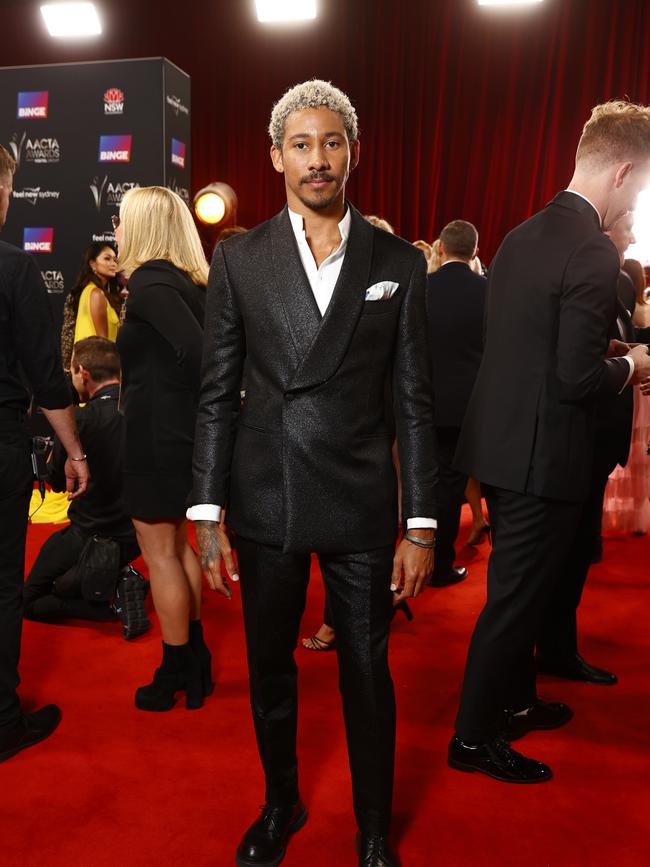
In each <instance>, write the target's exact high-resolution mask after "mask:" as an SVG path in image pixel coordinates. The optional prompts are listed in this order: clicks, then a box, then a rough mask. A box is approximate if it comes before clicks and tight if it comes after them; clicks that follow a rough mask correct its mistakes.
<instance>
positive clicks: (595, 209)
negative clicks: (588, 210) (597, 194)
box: [564, 190, 603, 229]
mask: <svg viewBox="0 0 650 867" xmlns="http://www.w3.org/2000/svg"><path fill="white" fill-rule="evenodd" d="M564 192H565V193H573V195H574V196H580V198H581V199H584V200H585V202H587V204H588V205H591V207H592V208H593V209H594V211H595V212H596V213H597V214H598V222H599V223H600V228H601V229H602V228H603V218H602V217H601V215H600V211H599V210H598V208H597V207H596V206H595V205H594V203H593V202H592V201H591V199H588V198H587V197H586V196H583V195H582V193H579V192H578V191H577V190H565V191H564Z"/></svg>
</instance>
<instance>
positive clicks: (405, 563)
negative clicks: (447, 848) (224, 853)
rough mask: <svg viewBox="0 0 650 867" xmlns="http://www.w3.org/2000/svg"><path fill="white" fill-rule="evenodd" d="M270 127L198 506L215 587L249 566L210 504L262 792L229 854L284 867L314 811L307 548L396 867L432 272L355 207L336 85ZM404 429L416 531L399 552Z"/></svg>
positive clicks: (210, 311)
mask: <svg viewBox="0 0 650 867" xmlns="http://www.w3.org/2000/svg"><path fill="white" fill-rule="evenodd" d="M269 131H270V133H271V138H272V142H273V145H272V147H271V158H272V161H273V165H274V168H275V169H276V171H278V172H281V173H283V174H284V181H285V188H286V194H287V207H286V208H285V209H284V210H283V211H282V212H281V213H280V214H278V215H277V216H275V217H273V219H271V220H269V221H268V222H266V223H263V224H262V225H260V226H257V227H256V228H254V229H251V230H250V231H249V232H247V233H246V234H245V235H239V236H236V237H234V238H231V239H229V240H228V241H226V242H225V243H224V244H221V245H219V247H218V248H217V250H216V251H215V255H214V259H213V262H212V269H211V275H210V281H209V285H208V293H207V309H206V320H205V322H206V324H205V347H206V348H205V352H204V374H203V386H202V393H201V399H200V405H199V413H198V421H197V431H196V443H195V459H194V490H193V495H192V502H193V503H194V504H196V505H195V506H194V507H193V508H192V509H190V512H189V515H190V517H192V518H193V519H194V520H196V521H197V523H196V526H197V539H198V545H199V554H200V558H201V563H202V565H203V568H204V570H205V571H206V574H207V577H208V582H209V584H210V586H211V587H212V588H213V589H216V590H218V591H220V592H222V593H224V594H225V595H227V596H230V589H229V586H228V584H227V582H225V581H224V580H223V579H222V577H221V573H220V568H219V567H220V557H221V556H223V558H224V560H225V565H226V568H227V571H228V574H229V576H230V578H231V579H233V580H235V579H237V578H238V573H237V571H236V567H235V562H234V559H233V556H232V552H231V550H230V545H229V541H228V536H227V535H226V532H225V529H224V526H223V522H222V523H221V525H219V524H217V523H216V521H217V520H219V518H220V517H221V513H220V510H219V509H218V508H217V507H224V506H226V507H227V509H228V525H229V527H230V528H231V529H232V530H234V531H235V533H236V535H237V545H236V547H237V556H238V566H239V572H240V573H241V586H242V602H243V608H244V621H245V628H246V639H247V649H248V664H249V673H250V686H251V704H252V710H253V719H254V723H255V731H256V735H257V741H258V747H259V751H260V757H261V760H262V765H263V767H264V772H265V777H266V804H265V806H264V808H263V812H262V816H261V818H260V819H259V820H258V821H256V822H255V823H254V824H253V825H252V826H251V827H250V828H249V829H248V831H247V832H246V834H245V835H244V838H243V840H242V841H241V843H240V845H239V848H238V849H237V856H236V860H237V864H238V865H240V867H266V865H275V864H277V863H278V862H279V860H280V859H281V858H282V857H283V855H284V851H285V848H286V843H287V839H288V837H289V835H290V834H291V833H292V832H294V831H297V830H298V829H299V828H300V827H301V826H302V825H303V823H304V822H305V820H306V817H307V814H306V810H305V808H304V806H303V805H302V803H301V801H300V795H299V789H298V773H297V757H296V723H297V670H296V664H295V661H294V656H293V654H294V649H295V647H296V643H297V638H298V629H299V625H300V618H301V616H302V612H303V609H304V605H305V594H306V589H307V583H308V579H309V569H310V556H311V552H316V554H317V555H318V558H319V561H320V566H321V570H322V572H323V577H324V580H325V584H326V588H327V595H328V599H329V603H330V607H331V611H332V619H333V623H332V625H333V627H334V629H335V630H336V645H337V651H338V656H339V669H340V688H341V693H342V697H343V709H344V716H345V724H346V733H347V740H348V751H349V757H350V767H351V772H352V787H353V798H354V808H355V814H356V818H357V823H358V825H359V831H360V834H359V837H358V841H357V845H358V852H359V863H360V864H362V865H364V867H390V865H394V864H395V863H396V862H395V860H394V856H393V855H392V854H391V852H390V850H389V848H388V843H387V834H388V826H389V821H390V813H391V793H392V783H393V764H394V744H395V704H394V695H393V685H392V681H391V677H390V672H389V669H388V655H387V649H388V633H389V623H390V619H391V614H392V610H393V592H395V593H396V594H397V598H398V599H402V598H406V597H408V596H415V595H417V594H418V593H419V591H420V590H421V588H422V586H423V584H424V581H425V580H426V578H427V577H428V576H429V574H430V572H431V569H432V565H433V562H432V554H433V551H432V549H433V544H434V542H433V539H434V527H435V518H436V515H437V509H436V504H435V499H434V485H435V480H436V459H435V453H436V444H435V430H434V426H433V412H432V404H431V383H430V376H429V365H428V354H427V338H426V311H425V288H426V265H425V260H424V258H423V256H422V255H421V253H420V252H419V251H418V250H416V249H415V248H414V247H412V246H411V245H410V244H407V243H406V242H404V241H402V240H401V239H400V238H397V237H395V236H394V235H391V234H389V233H387V232H384V231H382V230H380V229H376V228H375V227H373V226H371V225H370V223H368V222H367V221H366V220H365V219H364V218H363V217H362V216H361V215H360V214H359V213H358V212H357V211H356V210H355V209H354V208H353V207H352V205H351V204H349V203H348V202H346V200H345V197H344V190H345V183H346V180H347V178H348V175H349V172H350V171H351V170H352V169H353V168H354V167H355V166H356V164H357V161H358V158H359V141H358V133H357V118H356V113H355V111H354V108H353V107H352V105H351V104H350V101H349V99H348V98H347V96H345V94H343V93H342V92H341V91H339V90H337V89H336V88H334V87H332V85H330V84H328V83H327V82H323V81H317V80H315V81H309V82H305V83H304V84H301V85H297V86H296V87H294V88H292V89H291V90H289V91H288V92H287V93H286V94H285V95H284V96H283V97H282V99H281V100H280V101H279V103H277V105H276V106H275V107H274V109H273V115H272V118H271V124H270V128H269ZM244 371H245V375H246V396H245V400H244V403H243V406H241V408H240V405H239V388H240V383H241V380H242V374H243V372H244ZM390 393H392V398H391V400H390V401H387V400H386V396H387V394H390ZM395 430H396V433H397V442H398V447H399V457H400V464H401V475H402V491H403V494H402V504H403V505H402V509H403V515H404V520H405V521H406V524H407V532H406V535H405V538H404V540H403V541H402V542H401V543H400V545H399V547H398V548H397V552H395V539H396V528H397V487H396V478H395V471H394V468H393V462H392V459H391V445H392V440H393V435H394V432H395ZM205 519H207V520H205ZM391 591H393V592H391ZM318 857H320V853H319V854H318V856H316V854H315V855H314V859H313V860H315V861H317V860H318Z"/></svg>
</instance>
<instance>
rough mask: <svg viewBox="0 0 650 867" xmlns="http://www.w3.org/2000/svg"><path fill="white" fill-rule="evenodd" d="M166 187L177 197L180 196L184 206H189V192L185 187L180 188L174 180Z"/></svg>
mask: <svg viewBox="0 0 650 867" xmlns="http://www.w3.org/2000/svg"><path fill="white" fill-rule="evenodd" d="M167 186H168V188H169V189H170V190H171V191H172V192H173V193H176V195H177V196H180V197H181V199H182V200H183V201H184V202H185V204H187V205H189V203H190V191H189V190H188V188H187V187H181V186H180V184H179V183H178V181H177V180H176V179H175V178H172V179H171V181H170V183H168V184H167Z"/></svg>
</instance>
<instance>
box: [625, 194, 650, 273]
mask: <svg viewBox="0 0 650 867" xmlns="http://www.w3.org/2000/svg"><path fill="white" fill-rule="evenodd" d="M632 231H633V232H634V237H635V238H636V243H635V244H632V246H631V247H630V248H629V249H628V251H627V252H626V254H625V258H626V259H638V260H639V262H640V263H641V264H642V265H650V190H644V191H643V192H642V193H640V194H639V198H638V201H637V204H636V209H635V211H634V227H633V229H632Z"/></svg>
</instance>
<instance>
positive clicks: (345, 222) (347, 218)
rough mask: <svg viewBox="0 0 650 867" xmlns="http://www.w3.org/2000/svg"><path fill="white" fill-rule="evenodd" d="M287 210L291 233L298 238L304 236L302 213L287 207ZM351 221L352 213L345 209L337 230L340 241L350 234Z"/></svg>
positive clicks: (346, 238)
mask: <svg viewBox="0 0 650 867" xmlns="http://www.w3.org/2000/svg"><path fill="white" fill-rule="evenodd" d="M287 210H288V211H289V219H290V220H291V228H292V229H293V233H294V235H295V236H296V238H297V239H298V240H300V239H301V238H304V237H305V224H304V220H303V216H302V214H296V212H295V211H292V210H291V208H288V209H287ZM351 223H352V215H351V214H350V209H349V208H346V209H345V215H344V216H343V219H342V220H341V221H340V222H339V232H340V234H341V241H343V242H345V241H347V240H348V237H349V235H350V224H351Z"/></svg>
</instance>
